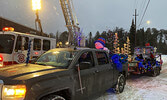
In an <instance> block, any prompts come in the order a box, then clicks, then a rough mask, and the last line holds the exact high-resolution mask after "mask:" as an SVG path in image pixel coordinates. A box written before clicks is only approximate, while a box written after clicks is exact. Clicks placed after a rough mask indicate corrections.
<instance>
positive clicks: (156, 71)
mask: <svg viewBox="0 0 167 100" xmlns="http://www.w3.org/2000/svg"><path fill="white" fill-rule="evenodd" d="M151 75H152V76H153V77H156V76H157V75H158V70H157V68H156V67H155V68H153V70H152V72H151Z"/></svg>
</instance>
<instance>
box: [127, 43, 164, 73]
mask: <svg viewBox="0 0 167 100" xmlns="http://www.w3.org/2000/svg"><path fill="white" fill-rule="evenodd" d="M155 49H156V48H154V47H152V46H144V47H136V48H135V50H134V56H133V60H132V61H130V62H129V72H130V73H134V74H144V73H147V74H149V75H150V74H151V75H152V76H157V75H159V74H160V71H161V67H162V59H161V54H158V53H156V52H155Z"/></svg>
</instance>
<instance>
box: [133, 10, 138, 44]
mask: <svg viewBox="0 0 167 100" xmlns="http://www.w3.org/2000/svg"><path fill="white" fill-rule="evenodd" d="M133 16H135V46H136V34H137V32H136V30H137V27H136V19H137V16H138V15H137V9H135V15H133Z"/></svg>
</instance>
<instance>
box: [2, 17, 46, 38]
mask: <svg viewBox="0 0 167 100" xmlns="http://www.w3.org/2000/svg"><path fill="white" fill-rule="evenodd" d="M4 27H13V28H14V31H16V32H22V33H31V34H36V35H41V34H42V33H41V32H39V31H37V30H35V29H32V28H30V27H27V26H25V25H21V24H19V23H16V22H13V21H11V20H8V19H6V18H2V17H0V31H2V29H3V28H4ZM44 36H48V35H47V34H45V33H44Z"/></svg>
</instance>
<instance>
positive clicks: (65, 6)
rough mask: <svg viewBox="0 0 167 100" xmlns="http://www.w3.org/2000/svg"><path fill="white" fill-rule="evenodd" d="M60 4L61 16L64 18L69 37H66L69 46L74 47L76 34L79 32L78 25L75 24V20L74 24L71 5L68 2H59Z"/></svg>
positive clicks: (64, 0)
mask: <svg viewBox="0 0 167 100" xmlns="http://www.w3.org/2000/svg"><path fill="white" fill-rule="evenodd" d="M60 4H61V8H62V11H63V15H64V18H65V22H66V27H67V29H68V32H69V36H68V43H69V46H70V45H73V44H74V45H75V46H76V45H77V37H78V33H79V32H80V28H79V27H78V25H79V23H78V22H77V20H76V22H75V20H74V15H73V13H72V7H73V3H72V2H71V1H70V0H60ZM71 5H72V7H71ZM75 17H76V16H75Z"/></svg>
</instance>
